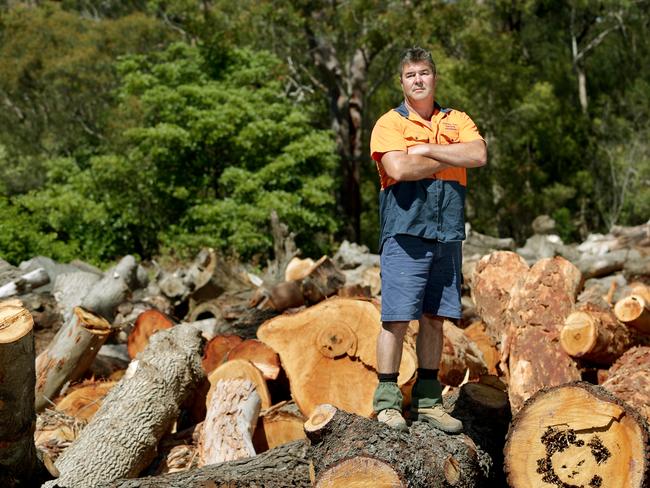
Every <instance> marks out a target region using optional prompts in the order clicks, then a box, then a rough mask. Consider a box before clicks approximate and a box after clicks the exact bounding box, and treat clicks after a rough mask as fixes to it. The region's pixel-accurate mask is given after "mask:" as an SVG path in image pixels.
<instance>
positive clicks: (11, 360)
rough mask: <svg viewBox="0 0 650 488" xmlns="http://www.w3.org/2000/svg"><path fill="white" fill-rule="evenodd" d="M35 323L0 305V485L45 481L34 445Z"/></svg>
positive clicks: (17, 309) (21, 311)
mask: <svg viewBox="0 0 650 488" xmlns="http://www.w3.org/2000/svg"><path fill="white" fill-rule="evenodd" d="M33 327H34V323H33V320H32V317H31V315H30V314H29V312H28V311H27V310H26V309H24V308H22V307H18V306H2V305H0V486H3V487H7V488H14V487H19V486H25V487H29V486H33V485H34V484H38V483H40V482H42V481H43V467H42V464H41V463H40V461H39V460H38V458H37V456H36V447H35V445H34V427H35V423H36V413H35V411H34V383H35V372H34V334H33Z"/></svg>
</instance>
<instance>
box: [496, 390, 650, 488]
mask: <svg viewBox="0 0 650 488" xmlns="http://www.w3.org/2000/svg"><path fill="white" fill-rule="evenodd" d="M647 446H648V431H647V427H645V424H644V422H643V421H642V420H641V418H640V417H639V416H638V414H636V413H635V412H634V411H633V410H632V409H631V408H629V407H628V406H626V405H625V404H624V403H623V402H621V401H620V400H618V399H616V398H615V397H614V396H612V395H610V394H608V393H607V392H606V391H605V390H603V389H602V388H600V387H596V386H593V385H589V384H587V383H580V382H579V383H573V384H568V385H563V386H560V387H557V388H549V389H545V390H541V391H540V392H538V393H537V394H536V395H535V396H533V397H532V398H531V399H529V400H528V402H526V405H525V406H524V408H523V409H522V410H521V411H520V412H519V414H518V415H517V416H516V418H515V419H514V420H513V422H512V424H511V426H510V431H509V432H508V436H507V442H506V447H505V450H504V454H505V463H504V467H505V471H506V473H507V478H508V484H509V486H511V487H513V488H517V487H529V486H546V483H548V484H551V485H557V486H585V487H587V486H588V487H597V486H626V487H629V488H636V487H639V488H640V487H642V486H645V485H644V483H645V482H646V478H645V476H646V472H647V470H648V458H647V453H646V449H647Z"/></svg>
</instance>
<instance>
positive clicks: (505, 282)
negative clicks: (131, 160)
mask: <svg viewBox="0 0 650 488" xmlns="http://www.w3.org/2000/svg"><path fill="white" fill-rule="evenodd" d="M526 271H528V264H526V261H524V259H523V258H522V257H521V256H519V255H518V254H517V253H514V252H510V251H496V252H493V253H492V254H489V255H487V256H483V257H482V258H481V260H480V261H479V262H478V263H477V265H476V268H475V269H474V275H473V277H472V281H471V283H472V287H471V295H472V300H473V301H474V304H475V305H476V311H477V312H478V315H479V316H480V317H481V319H482V320H483V322H484V323H485V329H486V333H487V335H488V337H489V338H490V340H491V342H492V343H493V344H496V345H500V344H501V343H502V342H503V335H504V334H505V333H506V332H507V329H508V318H507V317H506V310H507V308H508V303H509V302H510V297H511V293H512V290H513V288H514V287H515V285H516V284H517V282H518V280H519V279H520V278H521V277H522V276H523V275H524V274H525V273H526Z"/></svg>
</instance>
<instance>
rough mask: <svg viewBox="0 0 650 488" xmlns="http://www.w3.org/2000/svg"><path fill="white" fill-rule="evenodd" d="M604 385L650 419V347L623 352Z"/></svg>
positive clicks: (609, 372) (610, 369)
mask: <svg viewBox="0 0 650 488" xmlns="http://www.w3.org/2000/svg"><path fill="white" fill-rule="evenodd" d="M602 386H603V388H605V389H606V390H607V391H609V392H610V393H612V394H614V395H615V396H616V397H618V398H620V399H621V400H623V401H625V402H627V403H629V404H630V405H632V406H633V407H635V408H636V409H637V410H638V411H639V413H641V415H643V416H644V417H645V418H646V420H648V421H650V347H634V348H632V349H630V350H629V351H627V352H626V353H625V354H623V355H622V356H621V357H620V358H619V359H618V360H617V361H616V363H614V365H613V366H612V367H611V368H609V371H608V374H607V379H606V380H605V381H604V382H603V383H602Z"/></svg>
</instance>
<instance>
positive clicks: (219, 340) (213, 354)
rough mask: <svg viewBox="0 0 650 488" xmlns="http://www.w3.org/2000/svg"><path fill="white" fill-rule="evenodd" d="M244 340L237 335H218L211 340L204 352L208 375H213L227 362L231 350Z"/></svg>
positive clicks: (203, 363)
mask: <svg viewBox="0 0 650 488" xmlns="http://www.w3.org/2000/svg"><path fill="white" fill-rule="evenodd" d="M243 340H244V339H242V338H241V337H239V336H236V335H218V336H216V337H214V338H213V339H211V340H210V342H208V343H207V344H206V346H205V350H204V352H203V361H202V365H203V370H204V371H205V372H206V374H208V373H211V372H212V371H214V370H215V369H216V368H217V367H219V366H220V365H221V364H222V363H224V362H225V361H226V356H227V355H228V353H229V352H230V350H231V349H232V348H233V347H235V346H236V345H237V344H240V343H241V342H242V341H243Z"/></svg>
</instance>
